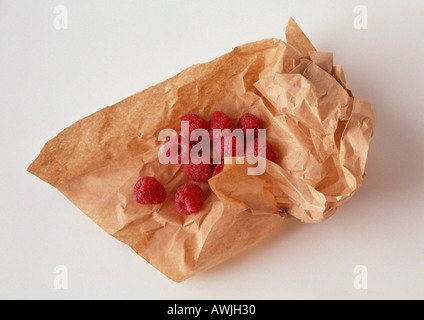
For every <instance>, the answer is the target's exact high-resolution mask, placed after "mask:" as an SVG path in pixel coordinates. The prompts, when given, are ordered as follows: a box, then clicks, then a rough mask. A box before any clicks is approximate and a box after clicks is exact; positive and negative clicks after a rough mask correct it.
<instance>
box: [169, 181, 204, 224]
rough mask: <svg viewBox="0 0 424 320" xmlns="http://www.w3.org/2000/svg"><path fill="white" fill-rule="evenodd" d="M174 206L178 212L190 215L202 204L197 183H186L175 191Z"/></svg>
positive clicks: (201, 195) (201, 196) (200, 192)
mask: <svg viewBox="0 0 424 320" xmlns="http://www.w3.org/2000/svg"><path fill="white" fill-rule="evenodd" d="M175 206H176V207H177V210H178V212H179V213H181V214H184V215H187V216H188V215H191V214H194V213H197V212H199V210H200V209H201V208H202V206H203V192H202V189H201V188H200V187H199V186H198V185H197V184H186V185H184V186H182V187H180V188H178V190H177V192H176V193H175Z"/></svg>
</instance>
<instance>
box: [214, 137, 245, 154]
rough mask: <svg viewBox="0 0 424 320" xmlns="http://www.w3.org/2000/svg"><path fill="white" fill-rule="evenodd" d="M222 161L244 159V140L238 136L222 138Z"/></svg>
mask: <svg viewBox="0 0 424 320" xmlns="http://www.w3.org/2000/svg"><path fill="white" fill-rule="evenodd" d="M219 155H220V157H221V159H224V157H244V139H240V138H239V137H237V136H232V137H231V139H230V137H221V151H220V152H219Z"/></svg>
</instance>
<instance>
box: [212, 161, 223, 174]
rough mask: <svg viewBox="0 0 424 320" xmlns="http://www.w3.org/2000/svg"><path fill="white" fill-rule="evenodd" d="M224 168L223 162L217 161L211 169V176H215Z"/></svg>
mask: <svg viewBox="0 0 424 320" xmlns="http://www.w3.org/2000/svg"><path fill="white" fill-rule="evenodd" d="M223 169H224V162H221V163H218V164H217V165H216V167H215V169H214V170H213V173H212V177H215V176H216V175H218V174H220V173H221V172H222V170H223Z"/></svg>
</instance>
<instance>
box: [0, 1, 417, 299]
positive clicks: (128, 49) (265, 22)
mask: <svg viewBox="0 0 424 320" xmlns="http://www.w3.org/2000/svg"><path fill="white" fill-rule="evenodd" d="M359 4H363V5H366V6H367V8H368V10H369V29H368V30H356V29H355V28H354V27H353V21H354V18H355V14H354V7H355V6H356V5H359ZM56 5H65V6H66V8H67V9H68V23H69V28H68V30H56V29H55V28H54V27H53V21H54V18H55V15H54V13H53V9H54V7H55V6H56ZM423 12H424V2H423V1H421V0H417V1H411V0H410V1H406V0H405V1H399V0H398V1H388V0H384V1H382V0H380V1H376V0H372V1H366V0H361V1H359V0H358V1H336V0H334V1H317V0H314V1H312V0H311V1H299V0H297V1H283V0H280V1H269V0H261V1H246V0H244V1H241V0H240V1H239V0H226V1H217V0H214V1H202V0H200V1H199V0H197V1H187V0H185V1H183V0H180V1H177V0H175V1H163V0H158V1H146V0H144V1H130V0H124V1H123V0H119V1H118V0H108V1H94V0H92V1H85V0H84V1H83V0H72V1H71V0H60V1H59V0H54V1H50V0H49V1H47V0H38V1H29V0H20V1H11V0H9V1H6V0H0V150H1V156H0V179H1V180H0V181H1V183H0V298H3V299H423V298H424V256H423V255H424V244H423V243H424V218H423V216H424V195H423V191H424V181H423V178H424V170H423V169H424V168H423V158H424V148H423V145H424V143H423V136H424V105H423V101H424V97H423V92H424V89H423V85H424V81H423V79H422V77H423V75H424V67H423V58H424V45H423V40H422V32H423V29H424V19H423ZM290 16H293V17H294V18H295V20H296V21H297V22H298V24H299V25H300V26H301V28H302V29H303V30H304V32H305V33H306V34H307V35H308V37H309V38H310V39H311V41H312V42H313V43H314V45H315V46H316V47H317V48H318V50H320V51H332V52H334V54H335V63H342V64H343V65H344V68H345V73H346V77H347V80H348V86H349V88H350V89H351V90H352V91H353V92H354V94H355V95H357V96H361V97H364V98H367V99H369V100H371V101H372V103H373V106H374V108H375V109H376V110H377V113H378V123H377V128H376V133H375V136H374V138H373V140H372V144H371V149H370V155H369V161H368V164H367V170H366V171H367V177H366V179H365V181H364V185H363V187H362V188H361V189H360V190H359V191H358V192H357V194H356V195H355V196H354V197H353V199H352V200H351V201H350V202H349V203H347V204H346V205H345V206H343V207H342V209H341V210H339V212H338V213H337V214H336V215H335V216H334V217H333V218H331V219H330V220H329V221H326V222H325V223H322V224H317V225H305V224H301V223H299V222H296V221H294V220H293V221H289V222H287V223H286V224H284V225H283V226H282V227H281V228H280V229H279V230H277V232H275V233H274V234H273V235H272V236H270V237H269V238H268V239H266V240H265V241H264V242H262V243H261V244H259V245H258V246H256V247H254V248H252V249H250V250H249V251H247V252H245V253H243V254H241V255H239V256H237V257H235V258H233V259H232V260H230V261H228V262H226V263H223V264H222V265H219V266H217V267H216V268H214V269H212V270H210V271H207V272H204V273H202V274H200V275H197V276H196V277H194V278H191V279H189V280H187V281H186V282H184V283H182V284H177V283H174V282H172V281H171V280H169V279H167V278H166V277H165V276H163V275H162V274H161V273H159V272H158V271H156V269H154V268H153V267H151V266H150V265H149V264H148V263H147V262H145V261H144V260H143V259H141V258H139V257H138V256H137V255H136V254H135V253H133V252H132V251H131V249H129V248H128V247H127V246H125V245H123V244H121V243H120V242H118V241H117V240H115V239H113V238H112V237H110V236H109V235H107V234H106V233H105V232H104V231H102V230H101V229H100V228H99V227H98V226H97V225H95V224H94V223H93V222H92V221H91V220H89V219H88V218H87V217H86V216H85V215H84V214H83V213H82V212H80V211H79V210H78V209H77V208H76V207H74V206H73V205H72V204H71V203H70V202H69V201H68V200H67V199H66V198H65V197H64V196H63V195H61V194H60V193H59V192H58V191H57V190H55V189H54V188H52V187H51V186H49V185H48V184H46V183H44V182H42V181H41V180H39V179H38V178H36V177H34V176H32V175H30V174H29V173H27V172H26V168H27V166H28V165H29V164H30V163H31V162H32V161H33V160H34V159H35V158H36V157H37V155H38V153H39V151H40V150H41V148H42V147H43V145H44V143H45V142H47V141H48V140H50V139H51V138H53V137H54V136H55V135H56V134H57V133H59V132H60V131H61V130H63V129H64V128H66V127H67V126H69V125H71V124H72V123H74V122H75V121H77V120H79V119H80V118H82V117H85V116H88V115H90V114H91V113H93V112H95V111H97V110H99V109H101V108H103V107H105V106H108V105H112V104H114V103H116V102H118V101H120V100H122V99H124V98H126V97H127V96H129V95H132V94H134V93H136V92H138V91H141V90H142V89H145V88H147V87H149V86H151V85H154V84H156V83H158V82H161V81H163V80H166V79H167V78H169V77H171V76H174V75H175V74H177V73H179V72H180V71H182V70H183V69H185V68H187V67H189V66H191V65H193V64H195V63H201V62H207V61H210V60H212V59H214V58H216V57H218V56H220V55H221V54H224V53H226V52H228V51H231V50H232V49H233V48H234V47H235V46H237V45H240V44H243V43H246V42H251V41H256V40H260V39H263V38H271V37H273V38H283V37H284V29H285V26H286V23H287V22H288V20H289V17H290ZM57 265H64V266H66V267H67V269H68V277H69V282H68V283H69V288H68V290H56V289H55V288H54V286H53V282H54V279H55V276H56V275H55V274H54V273H53V270H54V268H55V266H57ZM356 265H364V266H366V267H367V269H368V280H369V283H368V290H356V289H355V288H354V286H353V281H354V278H355V276H356V275H355V274H354V272H353V270H354V267H355V266H356Z"/></svg>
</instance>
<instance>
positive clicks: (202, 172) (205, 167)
mask: <svg viewBox="0 0 424 320" xmlns="http://www.w3.org/2000/svg"><path fill="white" fill-rule="evenodd" d="M184 172H185V174H186V175H187V177H189V178H190V179H191V180H193V181H196V182H207V181H208V180H209V179H210V178H211V176H212V161H211V159H210V157H206V156H196V157H193V158H191V159H190V162H189V163H188V164H185V165H184Z"/></svg>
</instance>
